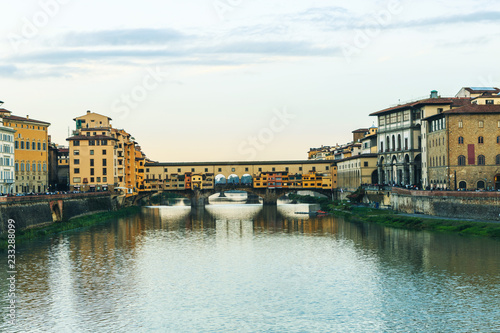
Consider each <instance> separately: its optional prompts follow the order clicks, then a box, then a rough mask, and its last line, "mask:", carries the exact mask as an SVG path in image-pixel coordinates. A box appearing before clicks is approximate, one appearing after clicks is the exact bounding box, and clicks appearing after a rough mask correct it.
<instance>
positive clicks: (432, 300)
mask: <svg viewBox="0 0 500 333" xmlns="http://www.w3.org/2000/svg"><path fill="white" fill-rule="evenodd" d="M294 210H295V211H301V210H302V211H305V210H307V206H306V205H280V206H278V207H262V206H260V205H243V204H241V205H210V206H207V207H206V209H196V210H195V209H193V210H191V208H190V207H162V208H144V209H143V210H142V212H141V213H140V214H138V215H136V216H130V217H129V218H120V219H117V220H112V221H110V222H109V223H105V224H103V225H99V226H96V227H93V228H91V229H86V230H76V231H72V232H67V233H64V234H61V235H58V236H55V237H52V238H47V239H43V240H37V241H32V242H27V243H23V244H22V245H20V246H19V247H18V253H17V258H16V260H17V276H16V282H17V286H16V287H17V297H18V298H17V301H18V304H17V310H16V311H17V313H16V314H17V316H18V318H17V326H10V325H8V324H7V322H6V321H5V320H3V321H2V324H1V325H0V331H1V332H150V331H154V332H500V241H498V240H492V239H485V238H471V237H462V236H459V235H454V234H451V235H450V234H441V233H428V232H414V231H405V230H396V229H390V228H386V227H383V226H378V225H372V224H358V223H350V222H346V221H344V220H343V219H342V218H335V217H332V216H326V217H309V216H307V215H299V214H295V213H294ZM2 255H3V256H4V257H5V258H6V253H5V252H4V253H3V254H2ZM2 260H3V259H2ZM5 261H6V260H5ZM2 267H3V266H2ZM0 277H1V284H0V291H1V295H2V310H1V311H2V318H4V319H5V317H6V314H7V311H8V310H7V309H6V301H7V293H8V291H7V289H8V284H7V280H6V279H7V272H6V269H2V271H1V272H0Z"/></svg>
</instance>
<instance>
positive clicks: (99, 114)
mask: <svg viewBox="0 0 500 333" xmlns="http://www.w3.org/2000/svg"><path fill="white" fill-rule="evenodd" d="M88 114H96V115H98V116H101V117H105V118H108V119H109V120H113V119H111V117H108V116H105V115H103V114H100V113H95V112H88V111H87V113H86V114H84V115H83V116H79V117H76V118H73V120H74V121H76V119H77V118H82V117H85V116H86V115H88Z"/></svg>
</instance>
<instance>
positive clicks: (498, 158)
mask: <svg viewBox="0 0 500 333" xmlns="http://www.w3.org/2000/svg"><path fill="white" fill-rule="evenodd" d="M495 163H496V165H500V155H497V157H496V158H495Z"/></svg>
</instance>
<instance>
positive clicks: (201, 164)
mask: <svg viewBox="0 0 500 333" xmlns="http://www.w3.org/2000/svg"><path fill="white" fill-rule="evenodd" d="M333 163H334V162H333V161H332V160H294V161H246V162H241V161H238V162H191V163H189V162H172V163H166V162H162V163H159V162H154V163H146V166H149V167H153V166H161V167H165V166H208V165H227V166H231V165H271V164H290V165H292V164H333Z"/></svg>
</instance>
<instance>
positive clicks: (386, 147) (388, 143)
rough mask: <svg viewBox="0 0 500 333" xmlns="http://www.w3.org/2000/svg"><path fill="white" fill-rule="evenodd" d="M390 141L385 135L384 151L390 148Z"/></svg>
mask: <svg viewBox="0 0 500 333" xmlns="http://www.w3.org/2000/svg"><path fill="white" fill-rule="evenodd" d="M390 144H391V141H390V140H389V136H386V137H385V150H386V151H389V149H391V145H390Z"/></svg>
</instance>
